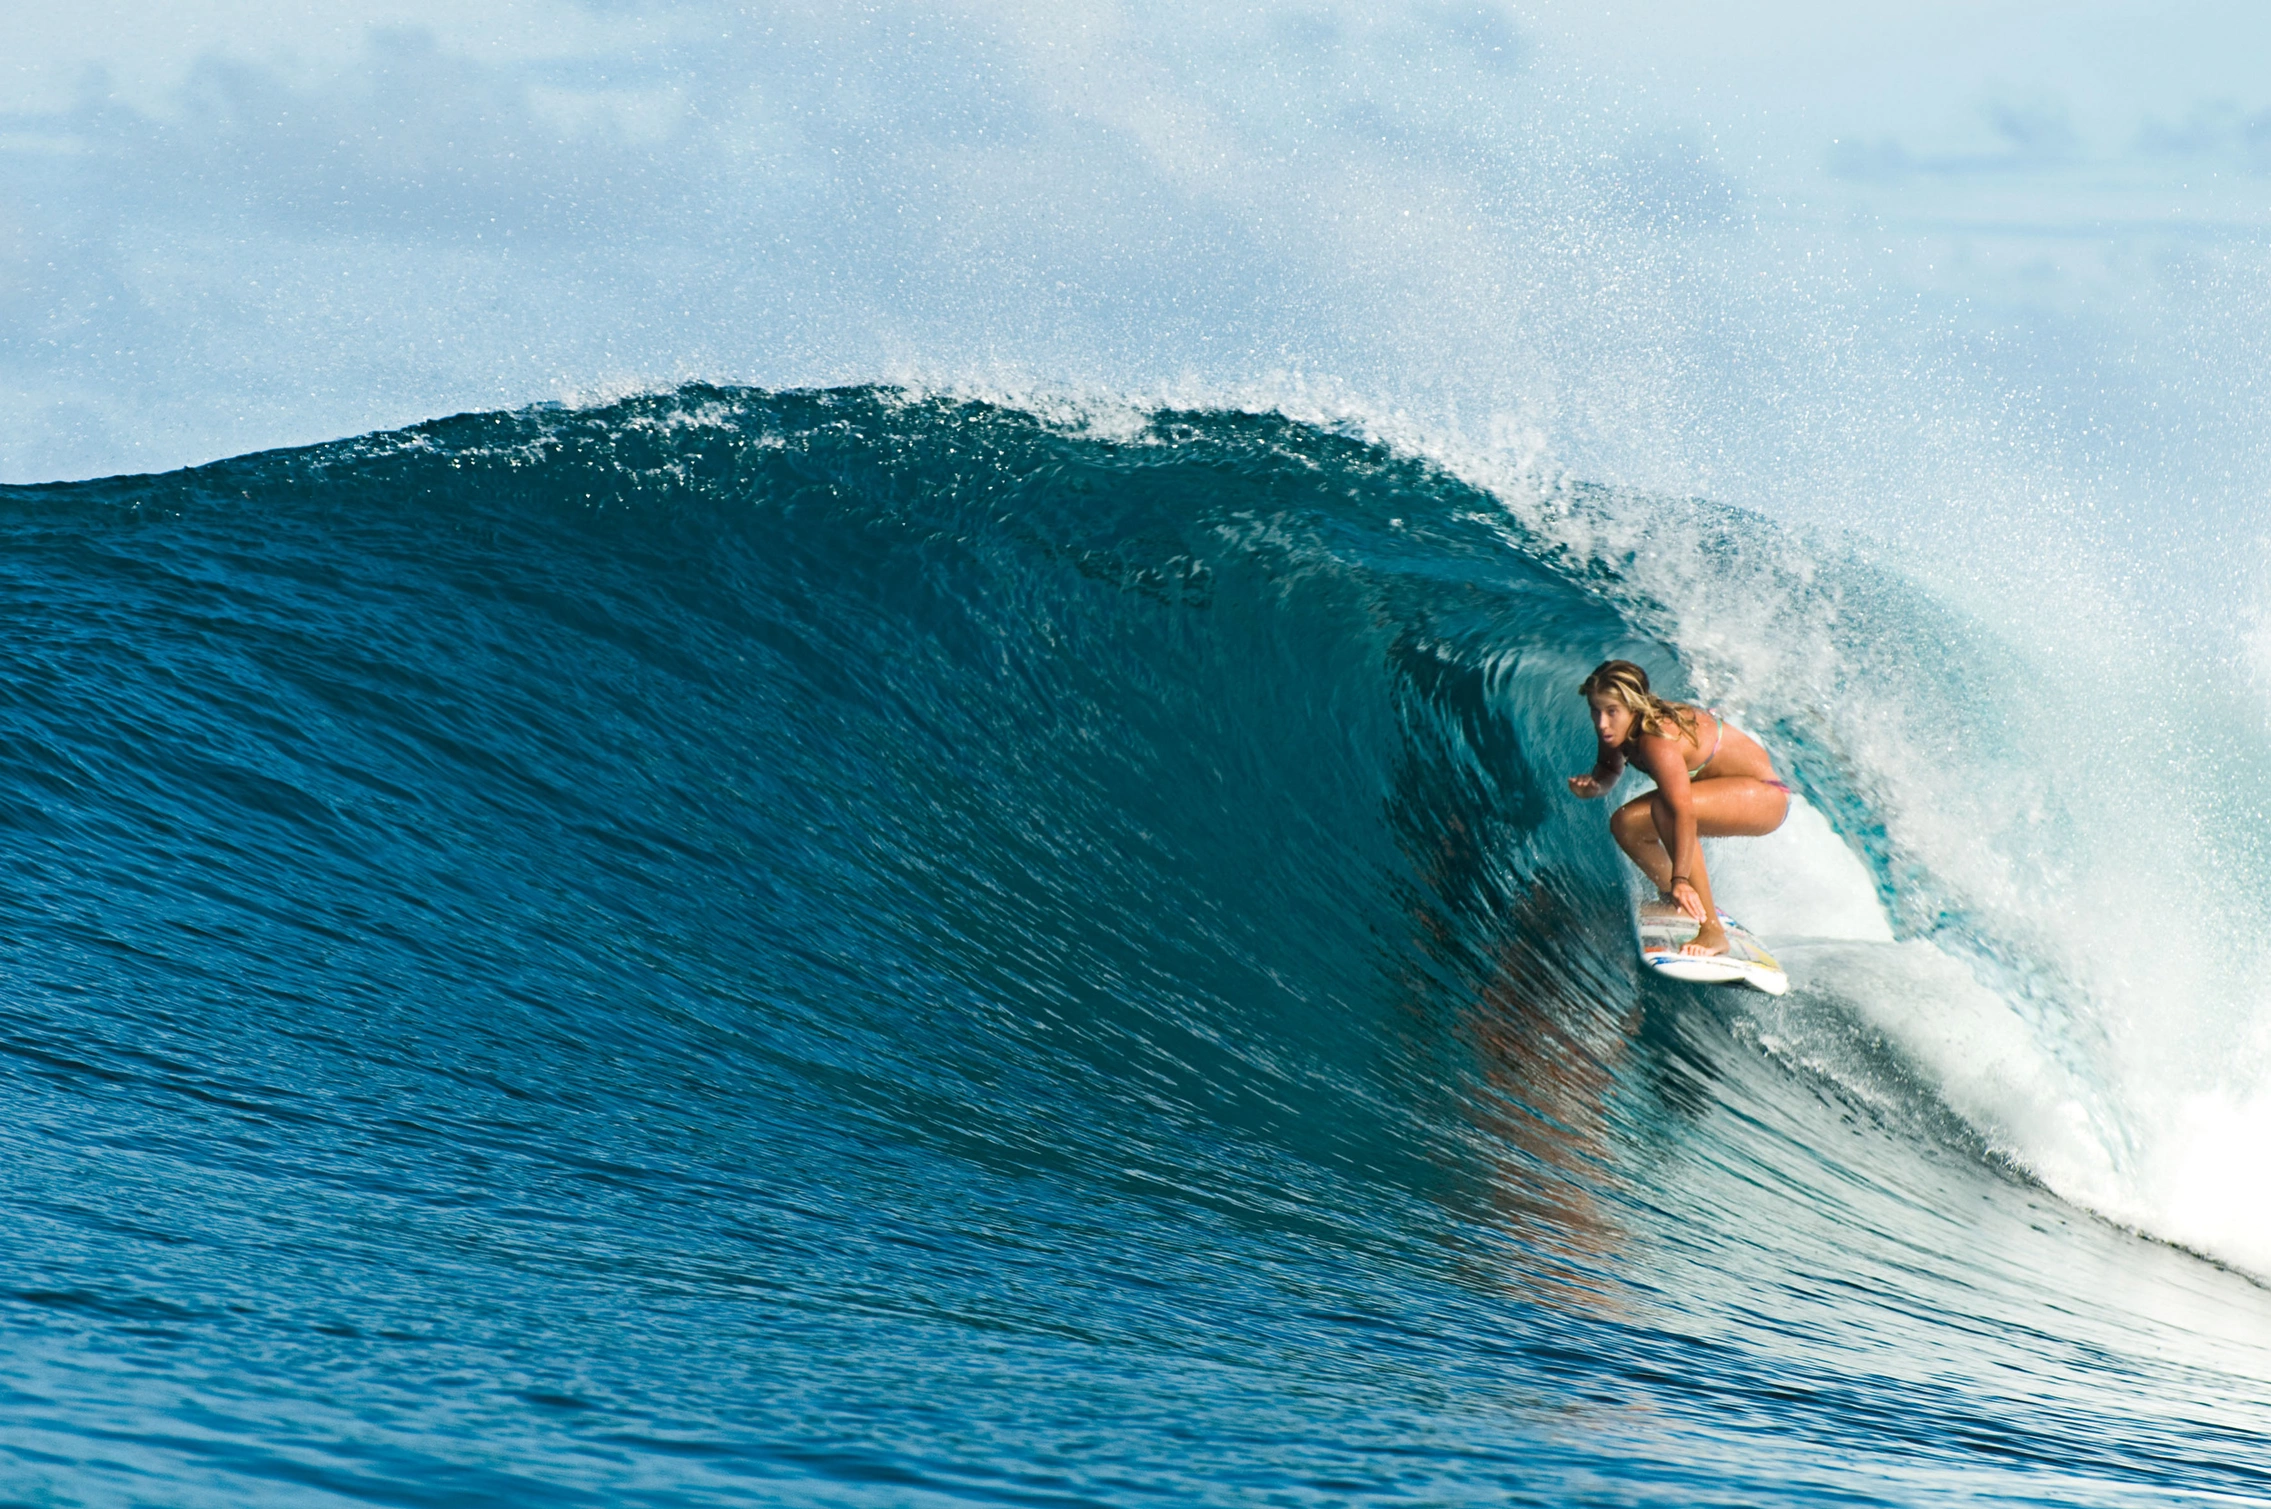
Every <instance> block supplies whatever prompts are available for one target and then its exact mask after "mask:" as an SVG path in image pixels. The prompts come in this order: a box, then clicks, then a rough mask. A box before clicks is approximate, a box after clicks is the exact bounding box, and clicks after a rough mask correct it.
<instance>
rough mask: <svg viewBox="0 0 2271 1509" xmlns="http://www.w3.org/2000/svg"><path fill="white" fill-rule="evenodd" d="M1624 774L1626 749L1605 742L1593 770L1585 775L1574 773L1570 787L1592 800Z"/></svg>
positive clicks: (1570, 780) (1586, 798) (1570, 779)
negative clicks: (1610, 745)
mask: <svg viewBox="0 0 2271 1509" xmlns="http://www.w3.org/2000/svg"><path fill="white" fill-rule="evenodd" d="M1623 774H1624V751H1623V750H1621V749H1611V748H1610V747H1609V746H1608V745H1606V744H1604V745H1602V746H1601V755H1600V758H1599V759H1597V760H1595V761H1594V762H1593V768H1592V769H1591V770H1589V771H1587V772H1586V773H1585V774H1583V775H1573V776H1571V777H1570V778H1569V789H1570V790H1571V791H1574V792H1576V793H1577V794H1578V795H1579V796H1581V797H1583V798H1585V800H1587V801H1591V800H1592V799H1593V798H1594V797H1597V796H1599V795H1601V794H1602V793H1603V792H1605V791H1607V790H1608V789H1609V788H1610V787H1611V786H1614V785H1615V784H1616V783H1617V777H1618V776H1620V775H1623Z"/></svg>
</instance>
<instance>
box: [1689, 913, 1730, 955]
mask: <svg viewBox="0 0 2271 1509" xmlns="http://www.w3.org/2000/svg"><path fill="white" fill-rule="evenodd" d="M1727 948H1728V944H1727V930H1726V929H1725V928H1723V927H1721V926H1720V925H1719V923H1718V922H1717V920H1716V919H1715V920H1713V921H1710V922H1706V923H1705V924H1703V926H1702V927H1700V928H1697V929H1696V933H1695V937H1694V938H1693V939H1691V940H1689V941H1688V942H1686V943H1683V944H1681V945H1680V954H1681V956H1682V957H1684V958H1690V959H1707V958H1710V957H1711V956H1712V955H1714V954H1723V953H1725V952H1726V951H1727Z"/></svg>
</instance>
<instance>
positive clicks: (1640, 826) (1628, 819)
mask: <svg viewBox="0 0 2271 1509" xmlns="http://www.w3.org/2000/svg"><path fill="white" fill-rule="evenodd" d="M1609 831H1610V832H1611V833H1614V834H1615V835H1616V836H1617V837H1618V838H1654V837H1655V836H1656V815H1655V813H1653V812H1652V811H1650V810H1649V804H1648V798H1647V797H1644V796H1639V797H1634V798H1633V799H1632V800H1631V801H1629V802H1626V803H1625V804H1624V805H1623V806H1621V807H1619V808H1617V810H1616V811H1614V812H1612V813H1610V814H1609Z"/></svg>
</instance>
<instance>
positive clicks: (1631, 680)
mask: <svg viewBox="0 0 2271 1509" xmlns="http://www.w3.org/2000/svg"><path fill="white" fill-rule="evenodd" d="M1577 690H1578V691H1579V692H1580V693H1582V694H1583V695H1584V696H1585V698H1586V700H1588V701H1590V700H1591V699H1592V698H1594V697H1596V696H1601V697H1606V698H1608V699H1609V700H1610V701H1611V702H1614V703H1616V704H1617V705H1618V706H1620V707H1622V708H1624V709H1625V710H1626V711H1627V712H1629V713H1631V714H1632V733H1631V734H1628V735H1626V736H1625V737H1626V741H1627V742H1630V741H1631V739H1632V738H1633V737H1634V736H1635V735H1639V734H1644V733H1649V734H1654V735H1656V736H1657V737H1658V738H1668V737H1670V735H1669V734H1667V733H1666V727H1667V725H1668V726H1670V727H1672V728H1676V729H1678V730H1679V731H1680V732H1681V733H1683V734H1686V735H1688V736H1689V737H1691V738H1692V737H1693V736H1694V734H1695V709H1694V708H1692V707H1689V706H1688V705H1687V704H1686V703H1684V702H1666V701H1665V700H1664V699H1663V698H1661V697H1659V696H1657V695H1656V694H1655V693H1654V692H1652V691H1650V690H1648V673H1647V672H1646V671H1644V670H1642V669H1641V668H1640V667H1639V666H1636V665H1634V664H1633V663H1632V662H1631V661H1629V660H1604V661H1602V662H1601V663H1600V664H1599V665H1597V666H1595V667H1593V674H1592V675H1590V676H1587V677H1586V678H1585V684H1584V685H1583V686H1580V687H1579V688H1577Z"/></svg>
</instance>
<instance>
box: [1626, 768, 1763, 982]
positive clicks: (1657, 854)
mask: <svg viewBox="0 0 2271 1509" xmlns="http://www.w3.org/2000/svg"><path fill="white" fill-rule="evenodd" d="M1688 799H1689V801H1690V802H1691V803H1693V805H1694V807H1695V831H1696V836H1697V837H1699V838H1758V837H1761V836H1762V835H1765V834H1768V833H1772V832H1773V831H1774V830H1775V829H1777V828H1779V827H1781V826H1782V820H1783V819H1784V818H1785V817H1788V816H1789V815H1790V793H1789V791H1788V790H1786V789H1785V788H1783V787H1781V786H1778V785H1774V784H1772V783H1770V782H1767V781H1761V780H1756V779H1754V778H1752V777H1750V776H1740V775H1737V776H1715V777H1713V778H1712V779H1710V780H1705V781H1697V782H1696V783H1695V784H1694V785H1692V786H1690V787H1688ZM1671 828H1672V803H1671V800H1670V798H1668V797H1666V796H1665V795H1664V794H1663V793H1662V792H1660V791H1652V792H1650V793H1648V795H1646V796H1640V797H1634V798H1633V799H1632V800H1631V801H1629V802H1626V803H1625V804H1624V805H1623V806H1622V807H1619V808H1618V809H1617V810H1616V812H1615V814H1614V815H1613V816H1611V817H1610V818H1609V832H1610V833H1612V834H1613V835H1615V837H1616V841H1617V847H1618V848H1620V849H1622V850H1624V852H1625V854H1626V856H1627V857H1629V858H1630V859H1631V860H1632V862H1633V863H1634V864H1635V865H1637V866H1639V867H1640V873H1641V874H1643V875H1645V876H1647V877H1648V879H1649V880H1650V881H1651V882H1652V883H1653V884H1654V885H1655V887H1656V894H1657V895H1659V896H1661V897H1663V898H1664V899H1665V900H1670V899H1671V887H1672V856H1671V852H1670V850H1669V849H1668V848H1666V846H1665V844H1664V841H1663V839H1662V837H1661V836H1660V835H1661V834H1664V833H1668V832H1670V831H1671ZM1687 881H1688V883H1689V884H1690V885H1692V886H1694V887H1695V894H1696V896H1697V898H1698V899H1700V900H1701V901H1702V902H1703V916H1704V920H1703V922H1702V924H1701V925H1700V926H1699V927H1698V928H1697V930H1696V935H1695V941H1694V942H1693V943H1690V944H1689V945H1688V946H1687V947H1686V948H1685V949H1683V950H1681V952H1683V953H1703V954H1723V953H1725V952H1726V951H1727V930H1726V929H1725V928H1723V927H1721V926H1720V925H1719V906H1718V903H1717V902H1715V901H1714V900H1712V896H1711V875H1710V873H1709V871H1708V870H1707V869H1706V867H1705V865H1704V863H1703V854H1702V851H1701V850H1698V851H1697V853H1696V856H1695V870H1694V873H1693V874H1691V875H1689V876H1688V877H1687Z"/></svg>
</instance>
